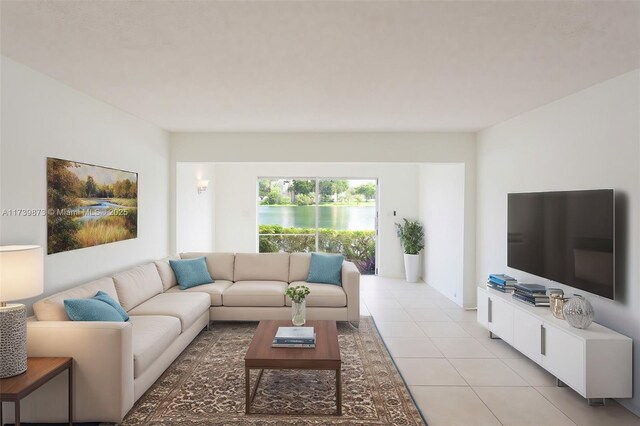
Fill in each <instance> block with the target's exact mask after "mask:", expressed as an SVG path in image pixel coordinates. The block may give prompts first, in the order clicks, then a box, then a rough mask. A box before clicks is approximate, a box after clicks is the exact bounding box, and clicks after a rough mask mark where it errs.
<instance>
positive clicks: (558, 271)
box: [507, 189, 615, 299]
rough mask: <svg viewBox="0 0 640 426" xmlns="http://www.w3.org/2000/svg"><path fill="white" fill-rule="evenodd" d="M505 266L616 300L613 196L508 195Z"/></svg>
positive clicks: (610, 192)
mask: <svg viewBox="0 0 640 426" xmlns="http://www.w3.org/2000/svg"><path fill="white" fill-rule="evenodd" d="M507 209H508V215H507V217H508V219H507V223H508V224H507V265H508V266H509V267H511V268H515V269H519V270H521V271H524V272H528V273H530V274H533V275H537V276H539V277H543V278H547V279H550V280H553V281H556V282H559V283H561V284H566V285H568V286H571V287H575V288H577V289H581V290H584V291H587V292H589V293H593V294H597V295H599V296H603V297H607V298H609V299H613V298H614V283H615V272H614V271H615V250H614V234H615V232H614V229H615V224H614V217H615V216H614V191H613V190H612V189H599V190H588V191H556V192H531V193H517V194H509V195H508V208H507Z"/></svg>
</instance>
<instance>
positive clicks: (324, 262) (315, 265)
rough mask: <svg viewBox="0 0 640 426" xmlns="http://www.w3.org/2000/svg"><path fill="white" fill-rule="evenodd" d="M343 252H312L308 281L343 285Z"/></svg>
mask: <svg viewBox="0 0 640 426" xmlns="http://www.w3.org/2000/svg"><path fill="white" fill-rule="evenodd" d="M342 262H344V256H343V255H341V254H328V253H311V265H310V266H309V276H308V277H307V279H306V281H307V282H310V283H324V284H334V285H342V274H341V272H342Z"/></svg>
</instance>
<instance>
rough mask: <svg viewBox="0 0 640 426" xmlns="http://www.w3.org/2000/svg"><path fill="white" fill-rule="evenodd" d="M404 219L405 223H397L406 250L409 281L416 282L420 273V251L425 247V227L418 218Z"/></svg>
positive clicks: (405, 262) (405, 257)
mask: <svg viewBox="0 0 640 426" xmlns="http://www.w3.org/2000/svg"><path fill="white" fill-rule="evenodd" d="M403 221H404V223H396V228H397V231H398V238H400V243H401V244H402V249H403V250H404V269H405V274H406V279H407V282H410V283H415V282H417V281H418V278H419V275H420V251H421V250H422V249H423V248H424V228H423V227H422V224H421V223H420V222H418V221H417V220H407V219H403Z"/></svg>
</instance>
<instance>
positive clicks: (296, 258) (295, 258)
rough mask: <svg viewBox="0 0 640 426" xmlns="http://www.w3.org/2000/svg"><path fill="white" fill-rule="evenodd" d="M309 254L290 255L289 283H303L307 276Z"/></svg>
mask: <svg viewBox="0 0 640 426" xmlns="http://www.w3.org/2000/svg"><path fill="white" fill-rule="evenodd" d="M310 265H311V253H291V255H290V257H289V282H293V281H305V280H306V279H307V277H308V276H309V266H310Z"/></svg>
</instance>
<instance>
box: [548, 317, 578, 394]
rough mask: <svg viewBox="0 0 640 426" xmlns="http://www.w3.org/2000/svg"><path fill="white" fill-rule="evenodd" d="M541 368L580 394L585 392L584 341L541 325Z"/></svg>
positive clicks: (551, 327)
mask: <svg viewBox="0 0 640 426" xmlns="http://www.w3.org/2000/svg"><path fill="white" fill-rule="evenodd" d="M543 327H544V329H543V341H544V345H543V348H542V352H543V356H542V366H543V367H544V368H546V369H547V370H548V371H549V372H550V373H551V374H553V375H554V376H556V377H557V378H559V379H560V380H562V381H563V382H565V383H566V384H567V385H569V386H571V387H572V388H573V389H574V390H576V391H577V392H578V393H580V394H584V392H585V380H584V374H585V370H584V356H585V347H584V341H583V340H582V339H579V338H577V337H575V336H572V335H570V334H569V333H566V332H564V331H563V330H561V329H559V328H556V327H554V326H552V325H550V324H548V323H544V324H543Z"/></svg>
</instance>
